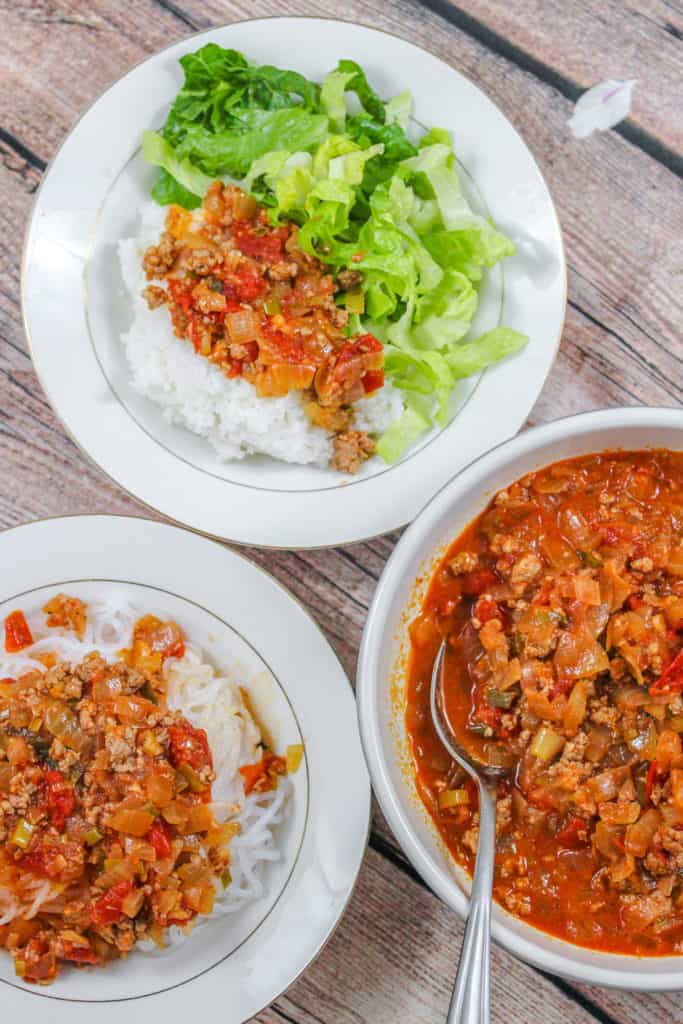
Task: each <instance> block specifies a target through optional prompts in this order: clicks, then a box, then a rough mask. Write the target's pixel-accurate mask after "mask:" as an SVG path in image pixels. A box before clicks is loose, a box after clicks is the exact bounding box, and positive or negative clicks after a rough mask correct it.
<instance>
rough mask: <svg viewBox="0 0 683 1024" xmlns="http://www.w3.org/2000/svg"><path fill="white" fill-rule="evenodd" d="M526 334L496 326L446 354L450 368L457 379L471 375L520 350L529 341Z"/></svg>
mask: <svg viewBox="0 0 683 1024" xmlns="http://www.w3.org/2000/svg"><path fill="white" fill-rule="evenodd" d="M528 340H529V339H528V338H527V336H526V334H520V333H519V332H518V331H513V330H512V329H511V328H510V327H495V328H494V329H493V330H492V331H488V332H487V333H486V334H482V335H481V336H480V337H479V338H477V339H476V341H470V342H464V343H463V344H462V345H456V346H455V348H453V349H452V350H451V351H450V352H449V353H448V354H447V356H446V360H447V362H448V366H449V369H450V371H451V373H452V374H453V376H454V378H455V379H456V380H461V379H463V378H465V377H471V376H472V374H473V373H479V372H480V371H481V370H484V369H486V367H487V366H491V365H492V364H493V363H497V362H498V361H499V360H501V359H504V358H505V356H509V355H512V353H513V352H519V350H520V349H521V348H524V346H525V345H526V343H527V342H528Z"/></svg>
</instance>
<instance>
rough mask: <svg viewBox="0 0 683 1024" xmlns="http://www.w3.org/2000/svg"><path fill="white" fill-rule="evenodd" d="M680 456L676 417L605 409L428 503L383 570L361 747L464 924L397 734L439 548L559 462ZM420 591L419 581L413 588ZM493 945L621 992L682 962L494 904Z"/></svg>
mask: <svg viewBox="0 0 683 1024" xmlns="http://www.w3.org/2000/svg"><path fill="white" fill-rule="evenodd" d="M615 448H621V449H631V450H636V449H645V448H669V449H678V450H681V449H683V410H680V409H650V408H630V409H606V410H603V411H599V412H590V413H583V414H581V415H578V416H572V417H568V418H566V419H561V420H557V421H556V422H554V423H550V424H548V425H546V426H542V427H537V428H536V429H534V430H528V431H525V432H524V433H522V434H520V435H518V436H517V437H515V438H513V439H512V440H510V441H506V442H505V443H503V444H501V445H499V446H498V447H497V448H494V449H492V451H490V452H488V453H487V454H486V455H483V456H482V457H481V458H480V459H477V461H476V462H473V463H471V464H470V465H469V466H468V467H467V468H466V469H464V470H463V471H462V472H461V473H459V474H458V475H457V476H456V477H454V479H453V480H451V482H450V483H448V484H446V486H445V487H444V488H443V489H442V490H441V491H440V492H439V493H438V494H437V495H436V497H435V498H433V499H432V501H430V503H429V504H428V505H427V506H426V508H424V509H423V510H422V512H421V513H420V514H419V515H418V517H417V519H416V520H415V521H414V523H413V524H412V526H410V527H409V529H408V530H407V531H406V533H405V534H404V535H403V537H402V538H401V540H400V542H399V544H398V545H397V547H396V549H395V550H394V552H393V554H392V556H391V558H390V559H389V561H388V562H387V565H386V567H385V569H384V572H383V574H382V577H381V579H380V581H379V585H378V587H377V591H376V593H375V597H374V600H373V602H372V606H371V608H370V612H369V614H368V618H367V622H366V626H365V631H364V634H363V643H362V646H361V652H360V658H359V665H358V688H357V696H358V708H359V715H360V725H361V736H362V741H363V746H364V750H365V756H366V758H367V762H368V766H369V768H370V774H371V776H372V782H373V786H374V789H375V793H376V794H377V797H378V799H379V802H380V805H381V807H382V810H383V812H384V814H385V816H386V818H387V820H388V822H389V824H390V825H391V827H392V829H393V830H394V832H395V834H396V836H397V838H398V840H399V842H400V843H401V846H402V847H403V849H404V851H405V853H406V854H407V856H408V857H409V858H410V860H411V862H412V864H413V865H414V867H415V868H416V869H417V871H419V873H420V874H421V875H422V877H423V878H424V880H425V882H427V884H428V885H429V886H430V887H431V888H432V889H433V890H434V892H435V893H436V894H437V895H438V896H440V897H441V899H442V900H443V901H444V902H445V903H447V904H448V905H449V906H451V907H452V908H453V909H454V910H456V911H457V912H458V914H460V916H461V917H464V916H465V915H466V913H467V892H468V890H469V879H468V877H467V875H466V874H465V872H464V871H462V869H460V868H459V867H458V865H456V864H455V862H454V861H453V859H452V858H451V857H450V855H449V854H448V852H447V850H446V849H445V847H444V845H443V843H442V842H441V841H440V839H439V837H438V835H437V832H436V829H435V827H434V825H433V824H432V822H431V820H430V819H429V817H428V815H427V813H426V811H425V810H424V807H423V805H422V803H421V802H420V799H419V797H418V795H417V792H416V789H415V786H414V783H413V779H412V773H411V771H410V758H409V753H408V747H407V742H406V734H405V725H404V716H403V708H404V686H405V671H404V670H405V663H406V662H405V659H406V656H407V653H408V634H407V624H408V622H409V621H410V620H411V618H412V617H413V616H414V614H415V612H416V611H417V609H418V607H419V605H420V603H421V601H422V599H423V597H424V593H425V590H426V587H427V584H428V582H429V579H430V576H431V573H432V570H433V569H434V567H435V565H436V563H437V562H438V560H439V559H440V558H441V556H442V554H443V552H444V549H445V548H446V547H447V546H448V545H449V544H450V543H451V542H452V541H453V540H454V539H455V538H456V537H457V536H458V534H459V533H460V532H461V531H462V529H463V528H464V527H465V526H466V525H467V524H468V523H469V522H470V521H471V520H472V519H474V518H475V516H477V515H478V514H479V513H480V512H481V511H482V510H483V509H484V508H485V506H486V504H487V503H488V501H489V500H490V498H491V496H492V495H493V494H494V493H495V492H496V491H498V490H499V489H500V488H502V487H505V486H507V485H508V484H510V483H512V482H513V481H515V480H517V479H518V478H519V477H521V476H524V474H526V473H529V472H531V471H533V470H536V469H539V468H540V467H542V466H545V465H548V464H550V463H553V462H557V461H558V460H560V459H566V458H571V457H572V456H578V455H584V454H588V453H590V452H597V451H604V450H609V449H615ZM416 581H417V582H416ZM492 928H493V937H494V939H496V940H497V941H498V942H500V943H501V945H503V946H505V947H506V949H508V950H509V951H510V952H511V953H514V954H515V955H516V956H518V957H521V958H522V959H523V960H526V961H528V962H529V963H531V964H534V965H535V966H536V967H539V968H541V969H542V970H545V971H551V972H552V973H553V974H559V975H563V976H565V977H567V978H571V979H573V980H575V981H580V982H588V983H591V984H599V985H610V986H615V987H619V988H625V989H641V990H648V991H665V990H673V989H680V988H681V984H682V979H683V958H682V957H654V958H646V957H633V956H625V955H619V954H614V953H601V952H594V951H592V950H589V949H582V948H581V947H579V946H574V945H572V944H570V943H568V942H564V941H562V940H561V939H556V938H554V937H553V936H551V935H547V934H546V933H544V932H542V931H539V930H538V929H536V928H533V927H531V926H530V925H528V924H525V923H524V922H522V921H521V920H519V919H518V918H515V917H512V916H511V915H510V914H508V913H506V912H505V911H504V910H503V909H502V908H501V907H500V906H498V905H497V904H496V905H494V912H493V924H492Z"/></svg>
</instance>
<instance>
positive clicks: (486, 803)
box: [429, 640, 508, 1024]
mask: <svg viewBox="0 0 683 1024" xmlns="http://www.w3.org/2000/svg"><path fill="white" fill-rule="evenodd" d="M447 651H448V643H447V641H446V640H442V642H441V646H440V647H439V650H438V652H437V655H436V658H435V659H434V665H433V667H432V679H431V686H430V694H429V699H430V707H431V713H432V721H433V723H434V728H435V729H436V732H437V735H438V737H439V739H440V740H441V742H442V744H443V745H444V747H445V749H446V750H447V752H448V753H449V754H450V756H451V757H452V758H453V760H454V761H456V762H457V763H458V764H459V765H460V767H461V768H464V770H465V771H466V772H467V773H468V775H469V776H470V777H471V778H472V779H474V780H475V782H476V783H477V789H478V792H479V839H478V841H477V859H476V863H475V868H474V876H473V878H472V892H471V895H470V909H469V914H468V916H467V926H466V928H465V937H464V939H463V944H462V950H461V953H460V964H459V966H458V973H457V975H456V979H455V985H454V987H453V995H452V997H451V1005H450V1008H449V1011H448V1018H447V1024H488V1021H489V1014H490V1011H489V1003H490V980H489V959H490V945H491V898H492V889H493V865H494V860H495V855H496V800H497V789H498V782H499V781H500V779H501V778H503V777H504V776H505V775H507V774H508V772H507V769H506V768H505V767H504V766H502V765H491V764H487V763H486V762H484V761H482V760H481V759H480V758H479V757H477V755H476V754H474V753H473V752H472V751H469V750H466V749H465V747H463V745H462V744H461V743H460V742H459V740H458V739H457V737H456V736H455V734H454V732H453V730H452V728H451V726H450V724H449V722H448V719H447V718H446V716H445V715H444V713H443V708H442V697H443V675H444V665H445V662H446V654H447Z"/></svg>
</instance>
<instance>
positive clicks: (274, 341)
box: [261, 317, 306, 363]
mask: <svg viewBox="0 0 683 1024" xmlns="http://www.w3.org/2000/svg"><path fill="white" fill-rule="evenodd" d="M261 334H262V335H263V337H264V339H265V345H264V348H265V349H266V350H268V349H274V350H275V353H276V354H277V356H279V358H280V359H281V360H282V362H283V363H303V361H304V359H305V358H306V352H305V351H304V347H303V345H302V344H301V342H300V341H297V340H296V339H295V338H293V337H292V336H291V335H289V334H285V332H284V331H279V330H278V329H277V327H273V323H272V320H270V319H269V318H268V317H266V318H265V319H264V320H262V321H261ZM276 361H277V360H276Z"/></svg>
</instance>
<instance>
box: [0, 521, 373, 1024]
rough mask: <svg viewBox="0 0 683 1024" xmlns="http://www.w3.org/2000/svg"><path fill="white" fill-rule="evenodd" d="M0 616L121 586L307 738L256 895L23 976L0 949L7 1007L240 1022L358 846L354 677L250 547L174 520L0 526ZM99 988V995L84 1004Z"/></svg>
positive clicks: (287, 730) (81, 1017) (73, 1021)
mask: <svg viewBox="0 0 683 1024" xmlns="http://www.w3.org/2000/svg"><path fill="white" fill-rule="evenodd" d="M0 565H2V566H3V569H4V571H3V574H2V580H1V581H0V621H2V619H4V617H5V616H6V615H7V614H8V613H9V612H10V611H12V610H14V609H15V608H22V609H24V610H26V611H27V612H30V611H32V610H37V609H38V608H40V607H42V605H43V604H44V603H45V602H46V601H47V600H48V598H49V597H50V596H52V595H54V594H56V593H59V592H60V591H66V592H67V593H71V594H73V595H75V596H80V597H82V598H84V599H85V600H86V601H87V600H88V599H93V598H94V597H97V596H100V597H101V596H104V595H107V596H110V597H115V596H116V595H117V594H118V595H122V596H124V597H125V598H127V599H129V600H131V601H133V602H134V603H135V604H136V605H138V606H139V607H140V608H141V609H142V610H143V611H152V612H156V613H157V614H161V615H164V614H165V615H167V616H169V617H171V618H173V619H175V620H176V621H177V622H178V623H179V624H180V626H181V627H183V629H184V630H185V631H186V633H187V635H188V636H189V637H190V638H191V639H192V642H194V643H197V645H198V646H200V647H201V648H202V649H203V650H204V652H205V654H206V656H208V658H209V659H210V660H211V661H212V662H213V663H214V664H216V665H217V666H221V667H222V668H223V669H224V670H225V669H227V670H228V671H230V672H231V674H233V675H234V676H237V677H238V678H241V679H243V680H244V683H245V685H246V687H247V689H248V691H249V694H250V698H251V699H253V700H254V706H255V707H256V708H257V709H258V714H259V717H260V718H261V719H262V720H263V722H264V725H265V726H266V727H267V729H268V731H269V732H270V733H271V734H272V736H273V742H274V745H275V747H276V749H277V750H282V749H284V748H285V747H286V746H287V745H288V744H290V743H301V742H303V743H304V745H305V760H304V762H302V765H301V767H300V768H299V770H298V771H297V772H296V774H295V775H293V776H291V779H292V783H293V794H292V798H291V804H290V809H289V813H288V815H287V817H286V819H285V820H284V821H283V822H282V824H281V825H280V826H278V833H277V843H278V847H279V849H280V850H281V851H282V856H281V858H280V860H279V861H277V862H274V863H272V864H270V865H268V870H267V872H266V874H265V876H264V895H263V896H262V897H261V898H260V899H258V900H256V901H254V902H253V903H251V904H249V905H248V906H246V907H245V908H243V910H241V911H240V912H238V913H234V914H231V915H227V916H224V917H219V918H217V919H213V920H210V921H207V922H205V923H203V924H202V925H201V927H198V928H196V929H195V931H194V932H193V933H192V934H191V935H190V936H189V938H188V939H186V940H185V941H184V942H183V943H181V944H180V945H179V946H177V947H174V948H169V949H167V950H165V951H163V952H161V953H157V952H155V953H142V952H134V953H133V954H131V956H129V957H128V958H127V959H126V960H123V961H119V962H117V963H115V964H112V965H110V966H107V967H106V968H94V969H86V970H78V969H71V970H69V969H66V970H65V971H64V972H63V973H62V974H61V975H60V977H59V978H58V979H57V980H56V981H55V982H54V983H53V984H52V985H51V986H49V987H47V988H40V987H37V986H35V985H25V984H24V983H23V982H22V981H21V980H20V979H19V978H17V977H16V976H15V974H14V967H13V963H12V959H11V957H10V956H9V954H7V953H5V952H4V950H0V1000H1V1001H2V1006H3V1014H4V1016H5V1017H6V1018H7V1019H9V1018H10V1017H12V1018H13V1019H17V1020H22V1021H26V1022H27V1024H40V1022H42V1021H45V1020H49V1021H50V1022H51V1024H62V1022H63V1024H66V1022H67V1021H68V1024H91V1022H92V1020H93V1015H94V1016H95V1017H96V1018H97V1020H98V1022H101V1024H107V1022H111V1024H114V1022H119V1021H121V1020H122V1019H124V1017H125V1019H126V1020H127V1021H129V1022H130V1024H149V1021H150V1020H151V1019H155V1020H164V1021H165V1022H166V1024H187V1021H188V1020H190V1019H195V1020H199V1019H201V1020H203V1021H206V1022H207V1024H212V1022H213V1021H216V1022H218V1021H220V1022H221V1024H241V1022H243V1021H246V1020H248V1019H249V1018H251V1017H253V1016H254V1014H256V1013H258V1012H259V1011H260V1010H262V1009H263V1008H264V1007H265V1006H267V1005H268V1004H269V1003H271V1002H272V1001H273V1000H274V999H276V998H277V996H278V995H280V993H281V992H283V991H284V989H286V988H287V987H288V986H289V985H290V984H291V983H292V982H293V981H294V980H295V979H296V978H297V977H298V975H299V974H300V973H301V972H302V971H303V970H304V968H305V967H307V965H308V964H309V963H310V962H311V961H312V960H313V959H314V957H315V956H316V955H317V954H318V953H319V951H320V949H321V948H322V946H323V945H324V943H325V941H326V940H327V938H328V937H329V935H330V934H331V932H332V931H333V929H334V927H335V925H336V924H337V922H338V920H339V918H340V916H341V914H342V913H343V911H344V908H345V906H346V904H347V901H348V899H349V897H350V895H351V891H352V889H353V886H354V883H355V881H356V877H357V874H358V871H359V869H360V865H361V862H362V859H363V855H364V852H365V846H366V843H367V836H368V826H369V817H370V785H369V780H368V775H367V772H366V769H365V762H364V760H363V755H362V752H361V748H360V740H359V736H358V726H357V723H356V714H355V704H354V699H353V693H352V690H351V687H350V686H349V683H348V680H347V678H346V676H345V674H344V671H343V669H342V668H341V665H340V664H339V662H338V661H337V659H336V657H335V655H334V653H333V651H332V649H331V648H330V646H329V644H328V643H327V641H326V640H325V639H324V637H323V636H322V635H321V633H320V631H319V630H318V628H317V627H316V626H315V624H314V623H313V621H312V620H311V619H310V617H309V616H308V615H307V614H306V612H304V610H303V609H302V608H301V606H300V605H299V604H298V603H297V602H296V601H295V600H294V599H293V598H292V597H291V596H290V595H289V594H288V593H287V592H286V591H285V590H284V589H283V588H282V587H280V586H279V584H277V583H276V582H275V581H274V580H273V579H272V578H271V577H270V576H267V575H266V574H265V573H263V572H262V571H261V570H260V569H257V568H256V567H255V566H254V565H252V564H251V563H250V562H247V561H246V560H245V559H243V558H241V557H240V556H239V555H236V554H234V553H233V552H231V551H228V550H227V549H225V548H222V547H220V546H219V545H217V544H214V543H213V542H211V541H208V540H206V539H204V538H202V537H198V536H196V535H194V534H191V533H187V532H186V531H184V530H179V529H177V528H176V527H173V526H167V525H165V524H161V523H154V522H150V521H148V520H145V519H134V518H128V517H123V516H121V517H119V516H72V517H66V518H62V519H47V520H42V521H39V522H35V523H29V524H28V525H26V526H19V527H16V528H15V529H11V530H7V531H6V532H4V533H2V534H0ZM93 1004H96V1005H93Z"/></svg>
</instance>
